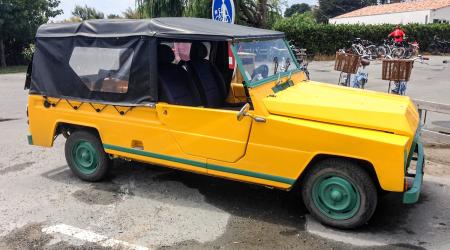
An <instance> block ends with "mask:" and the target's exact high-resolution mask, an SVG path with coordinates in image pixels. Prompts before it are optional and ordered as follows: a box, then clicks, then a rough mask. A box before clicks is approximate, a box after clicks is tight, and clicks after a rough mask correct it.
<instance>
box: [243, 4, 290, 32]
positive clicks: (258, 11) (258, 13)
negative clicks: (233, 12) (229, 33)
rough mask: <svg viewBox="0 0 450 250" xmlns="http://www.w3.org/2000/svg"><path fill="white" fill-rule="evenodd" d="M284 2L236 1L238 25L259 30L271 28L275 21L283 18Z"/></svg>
mask: <svg viewBox="0 0 450 250" xmlns="http://www.w3.org/2000/svg"><path fill="white" fill-rule="evenodd" d="M284 4H285V1H283V0H240V1H237V0H235V6H238V23H240V24H245V25H249V26H253V27H258V28H270V25H271V24H272V23H274V20H276V19H277V18H281V6H282V5H284Z"/></svg>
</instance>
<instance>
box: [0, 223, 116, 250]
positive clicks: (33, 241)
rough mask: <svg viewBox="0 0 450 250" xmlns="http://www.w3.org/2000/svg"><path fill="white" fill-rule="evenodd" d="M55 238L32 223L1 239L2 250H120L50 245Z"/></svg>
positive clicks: (89, 245)
mask: <svg viewBox="0 0 450 250" xmlns="http://www.w3.org/2000/svg"><path fill="white" fill-rule="evenodd" d="M52 239H53V237H52V236H51V235H48V234H45V233H43V232H42V224H39V223H31V224H28V225H26V226H24V227H22V228H17V229H15V230H13V231H12V232H10V233H9V234H7V235H5V236H3V237H1V238H0V249H2V250H82V249H83V250H85V249H88V250H118V248H111V247H102V246H99V245H97V244H94V243H85V244H83V245H80V246H72V245H70V244H68V243H67V242H64V241H61V242H58V243H56V244H53V245H48V243H49V242H50V240H52Z"/></svg>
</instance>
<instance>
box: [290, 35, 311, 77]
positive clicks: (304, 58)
mask: <svg viewBox="0 0 450 250" xmlns="http://www.w3.org/2000/svg"><path fill="white" fill-rule="evenodd" d="M289 43H290V44H291V45H290V48H291V50H292V52H294V55H295V59H296V60H297V62H298V64H299V65H300V70H302V71H303V72H305V75H306V79H307V80H311V77H310V73H309V70H308V65H309V62H308V54H306V49H299V48H297V46H295V43H294V42H293V41H289Z"/></svg>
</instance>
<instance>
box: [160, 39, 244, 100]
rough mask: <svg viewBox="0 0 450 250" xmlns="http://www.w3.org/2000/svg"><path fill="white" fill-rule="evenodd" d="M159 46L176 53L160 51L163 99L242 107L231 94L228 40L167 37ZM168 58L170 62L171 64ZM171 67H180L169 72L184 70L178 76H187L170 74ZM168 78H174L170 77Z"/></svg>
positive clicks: (161, 94) (161, 96) (161, 92)
mask: <svg viewBox="0 0 450 250" xmlns="http://www.w3.org/2000/svg"><path fill="white" fill-rule="evenodd" d="M160 45H161V46H162V47H164V48H165V49H163V48H162V47H161V46H160V47H159V48H160V49H162V50H168V48H170V50H171V51H172V52H173V53H168V52H167V51H165V52H159V53H161V54H160V55H163V58H159V59H158V60H160V63H159V84H160V85H159V96H160V100H161V101H165V102H168V103H170V104H179V105H187V106H195V105H193V103H200V105H199V106H203V107H206V108H220V109H231V108H232V109H236V108H237V107H241V106H242V105H241V102H240V101H239V100H237V101H236V99H233V98H230V97H229V96H230V93H234V92H233V90H232V89H231V82H232V74H233V69H230V68H229V67H230V60H229V49H228V42H224V43H217V42H207V41H202V42H200V41H167V40H166V41H161V42H160ZM165 54H167V56H166V55H165ZM166 57H167V58H166ZM169 57H170V59H169ZM172 58H173V59H172ZM167 59H168V60H169V61H171V62H170V63H169V62H168V60H167ZM167 63H169V65H168V64H167ZM170 65H172V66H170ZM172 67H177V68H174V69H172V70H171V71H170V72H175V71H179V70H182V71H185V72H186V75H185V74H184V73H182V72H179V73H178V75H185V76H184V78H178V77H175V76H173V73H170V72H169V73H168V71H167V69H168V68H172ZM168 78H171V80H170V81H169V80H167V79H168ZM243 95H245V94H243ZM186 96H191V97H189V98H187V97H186ZM181 97H183V100H181V99H182V98H181ZM241 99H242V98H241ZM243 99H246V98H243ZM230 100H231V101H230Z"/></svg>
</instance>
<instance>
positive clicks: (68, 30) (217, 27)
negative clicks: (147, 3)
mask: <svg viewBox="0 0 450 250" xmlns="http://www.w3.org/2000/svg"><path fill="white" fill-rule="evenodd" d="M71 36H86V37H129V36H153V37H163V38H172V39H197V40H241V39H253V38H282V37H284V33H283V32H278V31H273V30H265V29H257V28H252V27H247V26H242V25H235V24H228V23H222V22H218V21H213V20H211V19H202V18H188V17H166V18H153V19H113V20H108V19H106V20H88V21H84V22H81V23H52V24H44V25H42V26H41V27H39V29H38V31H37V34H36V37H37V38H41V37H71Z"/></svg>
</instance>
